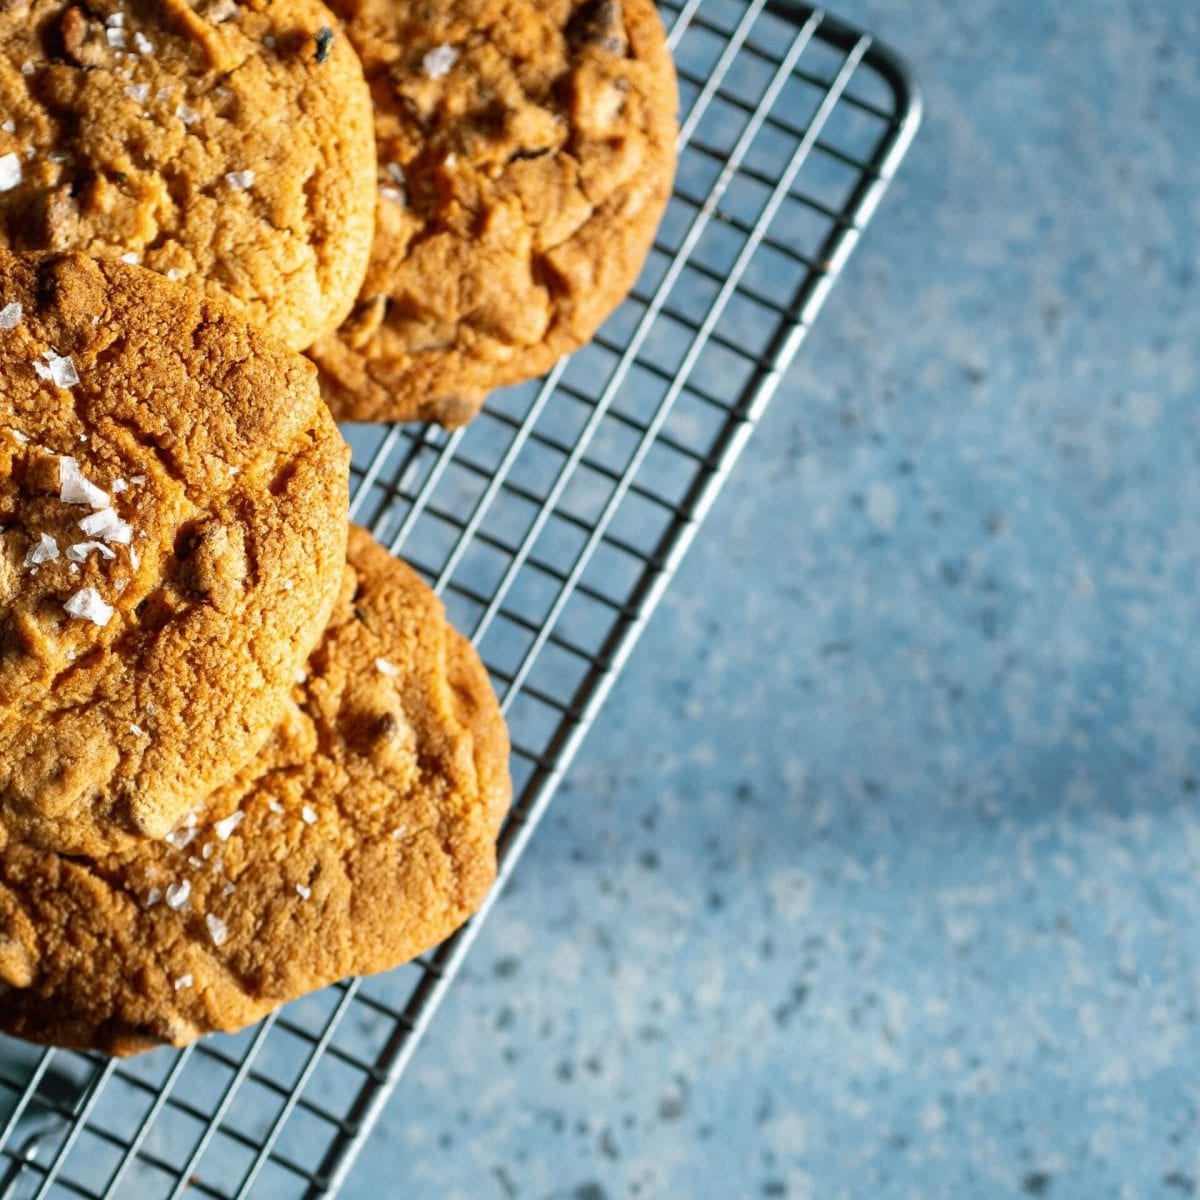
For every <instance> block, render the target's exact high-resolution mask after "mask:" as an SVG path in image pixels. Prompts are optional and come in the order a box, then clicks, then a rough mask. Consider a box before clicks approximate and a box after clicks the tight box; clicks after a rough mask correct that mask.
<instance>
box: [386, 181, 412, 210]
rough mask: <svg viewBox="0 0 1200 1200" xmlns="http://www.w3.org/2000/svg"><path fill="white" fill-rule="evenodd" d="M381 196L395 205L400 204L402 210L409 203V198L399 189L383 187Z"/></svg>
mask: <svg viewBox="0 0 1200 1200" xmlns="http://www.w3.org/2000/svg"><path fill="white" fill-rule="evenodd" d="M379 194H380V195H381V196H382V197H383V198H384V199H385V200H390V201H391V203H393V204H399V205H400V207H401V208H403V207H404V205H406V204H407V203H408V197H407V196H406V195H405V194H404V193H403V192H402V191H401V190H400V189H399V188H394V187H386V186H385V187H381V188H380V189H379Z"/></svg>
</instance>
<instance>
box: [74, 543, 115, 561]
mask: <svg viewBox="0 0 1200 1200" xmlns="http://www.w3.org/2000/svg"><path fill="white" fill-rule="evenodd" d="M89 554H99V555H100V557H101V558H116V557H117V556H116V555H115V554H114V553H113V552H112V551H111V550H110V549H109V548H108V547H107V546H106V545H105V544H104V543H103V542H76V543H75V544H74V545H73V546H68V547H67V558H68V559H69V560H70V561H71V562H76V563H81V562H87V556H88V555H89Z"/></svg>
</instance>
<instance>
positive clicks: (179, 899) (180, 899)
mask: <svg viewBox="0 0 1200 1200" xmlns="http://www.w3.org/2000/svg"><path fill="white" fill-rule="evenodd" d="M191 894H192V885H191V884H190V883H188V881H187V880H186V879H185V880H184V881H183V882H182V883H169V884H167V907H168V908H173V909H174V910H175V911H176V912H178V911H179V910H180V909H181V908H182V907H183V906H184V905H185V904H186V903H187V902H188V897H189V896H190V895H191Z"/></svg>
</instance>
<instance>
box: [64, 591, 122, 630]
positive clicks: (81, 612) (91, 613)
mask: <svg viewBox="0 0 1200 1200" xmlns="http://www.w3.org/2000/svg"><path fill="white" fill-rule="evenodd" d="M63 608H64V609H65V610H66V613H67V616H69V617H75V618H76V619H77V620H80V621H91V623H92V624H93V625H99V626H101V627H102V628H103V627H104V626H105V625H107V624H108V622H109V621H110V620H111V619H112V615H113V608H112V605H111V604H105V603H104V599H103V597H102V596H101V595H100V593H99V592H98V591H96V589H95V588H94V587H85V588H80V589H79V591H77V592H76V593H75V595H73V596H72V597H71V598H70V599H69V600H68V601H67V602H66V603H65V604H64V605H63Z"/></svg>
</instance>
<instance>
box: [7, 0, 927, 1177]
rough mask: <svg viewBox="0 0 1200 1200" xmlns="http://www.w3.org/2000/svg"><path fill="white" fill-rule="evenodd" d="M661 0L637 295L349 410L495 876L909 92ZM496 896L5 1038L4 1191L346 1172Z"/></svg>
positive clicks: (862, 39)
mask: <svg viewBox="0 0 1200 1200" xmlns="http://www.w3.org/2000/svg"><path fill="white" fill-rule="evenodd" d="M662 11H663V15H664V19H665V20H666V21H667V24H668V27H669V29H670V38H671V45H672V49H673V51H674V53H675V57H676V61H677V64H678V67H679V78H680V92H681V96H680V99H681V113H682V128H681V133H680V165H679V176H678V180H677V184H676V187H675V192H674V196H673V198H672V200H671V203H670V206H669V209H668V212H667V215H666V217H665V219H664V221H663V224H662V228H661V230H660V231H659V234H658V238H657V240H656V242H655V245H654V249H653V251H652V252H651V255H650V258H649V261H648V262H647V264H646V268H645V270H644V271H643V273H642V276H641V278H640V280H639V283H638V285H637V287H636V288H635V290H634V292H633V294H632V295H631V296H630V298H629V300H628V301H627V302H626V303H625V304H624V305H623V306H622V308H621V309H620V310H619V311H618V312H617V313H616V314H615V315H614V316H613V317H612V319H611V320H609V321H608V323H607V324H606V325H605V327H604V329H603V330H602V331H601V333H600V335H599V336H598V337H597V338H596V340H595V342H594V343H593V344H592V345H591V346H589V347H587V348H586V349H584V350H581V351H579V352H578V353H577V354H575V355H574V356H572V357H571V359H570V360H564V361H563V362H561V363H559V364H558V366H557V367H555V368H554V370H553V371H551V372H550V374H549V375H548V376H546V378H545V379H543V380H540V381H538V382H536V383H532V384H529V385H526V386H523V387H519V388H513V389H509V390H507V391H505V392H502V393H498V394H496V395H495V396H493V397H492V398H491V399H490V400H489V402H488V404H487V406H486V408H485V410H484V412H483V414H482V415H481V416H480V417H479V418H478V419H477V420H476V421H475V422H474V423H472V424H471V425H470V426H469V427H468V428H467V429H465V430H460V431H457V432H454V433H446V432H445V431H443V430H439V429H436V428H432V427H424V428H422V427H405V426H392V427H379V426H375V427H368V426H353V427H347V429H346V431H345V432H346V434H347V438H348V440H349V441H350V443H351V445H352V447H353V450H354V462H353V466H352V495H353V499H352V505H351V516H352V519H354V520H356V521H358V522H360V523H362V524H365V525H367V526H368V527H369V528H370V529H371V530H372V531H373V532H374V534H375V536H376V537H377V538H378V539H379V540H380V541H382V542H384V543H385V544H386V545H388V546H389V547H390V548H391V549H392V550H393V551H395V552H398V553H402V554H403V555H404V557H405V558H406V559H408V561H409V562H411V563H413V564H414V565H415V566H416V567H417V568H418V569H419V570H420V571H422V572H423V573H424V575H425V576H426V577H427V578H428V579H429V580H430V581H431V582H432V583H433V584H434V586H435V588H436V589H437V590H438V591H439V592H440V593H441V595H442V596H443V598H444V599H445V601H446V604H447V607H448V609H449V611H450V614H451V617H452V619H453V620H454V621H455V622H456V624H457V625H458V626H459V628H461V629H463V630H465V631H468V632H469V633H470V634H471V636H472V638H473V640H474V641H475V644H476V645H477V646H478V647H479V649H480V652H481V654H482V656H483V658H484V661H485V662H486V663H487V665H488V668H489V670H490V671H491V674H492V679H493V681H494V683H495V685H496V688H497V691H498V693H499V695H500V697H501V699H502V703H503V707H504V710H505V713H506V715H507V718H508V721H509V723H510V726H511V730H512V735H513V773H514V785H515V794H516V803H515V806H514V809H513V812H512V815H511V817H510V819H509V821H508V823H507V824H506V826H505V828H504V831H503V834H502V837H501V842H500V856H501V867H500V875H501V880H503V879H505V878H507V877H508V876H509V875H510V874H511V873H512V871H513V869H514V868H515V866H516V864H517V861H518V860H519V858H520V856H521V852H522V850H523V849H524V847H525V845H526V843H527V842H528V840H529V837H530V835H531V833H532V832H533V829H534V827H535V826H536V825H537V822H538V820H539V818H540V817H541V815H542V813H543V812H544V811H545V808H546V805H547V803H548V802H549V800H550V798H551V796H552V795H553V793H554V790H555V787H556V785H557V783H558V781H559V780H560V779H561V778H562V775H563V772H564V771H565V770H566V769H567V766H568V765H569V763H570V762H571V759H572V757H573V756H574V754H575V752H576V750H577V748H578V746H579V744H580V742H581V740H582V738H583V736H584V734H585V732H586V731H587V729H588V727H589V726H590V725H591V723H592V721H593V720H594V718H595V716H596V714H597V712H598V711H599V709H600V706H601V705H602V704H603V702H604V699H605V697H606V695H607V694H608V691H609V689H610V688H611V686H612V684H613V682H614V681H615V679H616V677H617V675H618V674H619V672H620V670H621V668H622V666H623V665H624V663H625V662H626V660H627V659H628V657H629V654H630V652H631V651H632V649H633V646H634V644H635V642H636V641H637V638H638V635H639V633H640V632H641V629H642V627H643V626H644V625H645V623H646V620H647V619H648V617H649V616H650V614H651V612H652V611H653V610H654V607H655V605H656V604H657V602H658V600H659V598H660V597H661V595H662V593H663V591H664V589H665V587H666V586H667V584H668V582H669V580H670V579H671V576H672V575H673V573H674V571H675V569H676V567H677V566H678V564H679V562H680V560H681V558H682V556H683V554H684V552H685V551H686V550H687V547H688V545H689V544H690V543H691V540H692V538H693V537H694V536H695V533H696V531H697V529H698V528H699V526H700V524H701V522H702V521H703V519H704V516H705V514H706V513H707V511H708V509H709V507H710V505H711V504H712V501H713V499H714V497H715V496H716V494H717V491H718V489H719V488H720V486H721V483H722V481H723V480H724V478H725V477H726V475H727V474H728V472H729V470H730V468H731V467H732V465H733V463H734V461H735V460H736V459H737V457H738V455H739V453H740V452H741V450H742V448H743V446H744V445H745V443H746V440H747V438H748V436H749V434H750V432H751V431H752V429H753V427H754V425H755V423H756V421H757V420H758V418H759V416H760V415H761V413H762V412H763V409H764V408H765V406H766V404H767V402H768V401H769V400H770V398H771V396H772V395H773V393H774V392H775V390H776V389H777V387H778V385H779V382H780V379H781V377H782V375H783V373H784V371H785V370H786V369H787V367H788V364H789V363H790V362H791V361H792V359H793V357H794V356H795V354H796V351H797V350H798V348H799V346H800V344H801V342H802V340H803V338H804V336H805V334H806V333H807V331H808V328H809V326H810V325H811V323H812V320H813V318H814V317H815V316H816V314H817V312H818V310H819V309H820V308H821V306H822V304H823V303H824V301H825V298H826V296H827V295H828V293H829V290H830V288H831V287H832V285H833V283H834V281H835V280H836V279H837V277H838V275H839V274H840V273H841V271H842V268H843V266H844V265H845V263H846V260H847V258H848V256H849V255H850V253H851V251H852V250H853V249H854V246H855V244H856V242H857V240H858V237H859V235H860V233H861V232H862V230H863V228H864V227H865V225H866V224H867V222H868V221H869V220H870V218H871V216H872V214H873V213H874V211H875V208H876V206H877V204H878V203H879V200H880V199H881V197H882V195H883V193H884V191H885V189H886V187H887V185H888V182H889V180H890V179H891V177H892V174H893V172H894V171H895V169H896V167H897V165H898V164H899V162H900V160H901V158H902V157H903V156H904V153H905V151H906V150H907V148H908V145H909V143H910V141H911V139H912V136H913V134H914V133H915V131H916V126H917V123H918V120H919V112H920V106H919V100H918V98H917V96H916V93H915V90H914V88H913V87H912V85H911V83H910V81H909V78H908V74H907V72H906V70H905V68H904V66H903V65H902V63H901V62H900V61H899V60H898V59H897V58H896V56H895V55H894V54H893V53H891V52H890V51H889V50H887V49H886V48H885V47H883V46H881V45H880V44H879V43H878V42H877V41H875V40H874V39H872V38H871V37H869V36H868V35H866V34H864V33H861V32H860V31H858V30H856V29H853V28H851V27H850V26H848V25H846V24H844V23H842V22H840V21H838V20H836V19H835V18H832V17H830V16H828V15H826V14H824V13H823V12H821V11H819V10H813V9H809V8H806V7H802V6H798V5H794V4H773V3H767V2H766V0H703V4H701V0H667V2H666V3H664V4H663V5H662ZM498 890H499V888H497V889H496V891H498ZM496 891H494V892H493V899H494V896H495V894H496ZM489 907H490V903H489ZM486 914H487V909H486V907H485V909H484V911H482V912H480V913H479V914H478V915H477V917H476V918H475V919H474V920H473V921H472V922H470V923H469V924H468V925H467V926H466V927H465V928H464V929H463V930H461V931H460V932H459V933H458V934H457V935H455V936H454V937H452V938H450V939H449V940H448V941H447V942H445V943H444V944H443V945H442V946H440V947H438V948H437V949H436V950H435V951H433V952H431V953H430V954H428V955H425V956H423V957H422V958H421V959H419V960H418V961H416V962H414V963H411V964H409V965H408V966H406V967H402V968H400V969H399V970H397V971H393V972H390V973H389V974H387V975H383V976H378V977H375V978H371V979H364V980H350V981H346V982H343V983H341V984H339V985H337V986H335V987H332V988H328V989H326V990H325V991H324V992H321V993H318V994H317V995H315V996H311V997H308V998H306V999H304V1000H302V1001H299V1002H297V1003H295V1004H292V1005H289V1006H288V1007H287V1008H286V1009H284V1010H282V1011H281V1012H279V1013H277V1014H275V1016H273V1017H272V1018H269V1019H268V1020H266V1021H264V1022H263V1023H262V1024H261V1025H259V1026H258V1027H256V1028H254V1029H252V1030H248V1031H245V1032H244V1033H242V1034H239V1035H237V1036H235V1037H214V1038H210V1039H207V1040H205V1041H203V1042H201V1043H199V1044H198V1045H196V1046H193V1047H190V1048H188V1049H186V1050H182V1051H172V1050H160V1051H157V1052H155V1053H153V1054H150V1055H145V1056H142V1057H141V1058H138V1059H134V1060H131V1061H128V1062H122V1063H118V1062H113V1061H109V1060H107V1059H104V1058H102V1057H100V1056H96V1055H88V1054H77V1053H67V1052H63V1051H45V1050H40V1049H36V1048H34V1047H30V1046H26V1045H24V1044H22V1043H18V1042H15V1041H12V1040H9V1039H0V1200H15V1198H17V1197H22V1198H24V1197H38V1198H41V1197H49V1196H53V1197H59V1196H62V1197H67V1196H77V1197H85V1198H88V1200H99V1198H101V1197H105V1198H107V1197H156V1198H157V1197H163V1198H166V1197H171V1198H174V1197H178V1196H180V1195H181V1194H182V1193H183V1192H185V1191H187V1192H189V1193H191V1194H194V1195H201V1196H206V1197H214V1198H218V1200H226V1198H231V1197H244V1196H251V1195H253V1196H254V1197H276V1196H278V1197H289V1198H290V1197H312V1198H316V1197H325V1196H332V1195H334V1194H336V1193H337V1192H338V1190H339V1189H340V1187H341V1186H342V1184H343V1183H344V1182H345V1180H346V1178H347V1175H348V1173H349V1171H350V1170H351V1167H352V1166H353V1163H354V1161H355V1158H356V1156H357V1154H358V1151H359V1150H360V1148H361V1146H362V1145H363V1142H364V1140H365V1139H366V1137H367V1136H368V1134H369V1133H370V1131H371V1129H372V1127H373V1126H374V1124H375V1122H376V1120H377V1118H378V1116H379V1114H380V1112H381V1110H382V1108H383V1106H384V1105H385V1104H386V1103H387V1100H388V1097H389V1096H390V1095H391V1094H392V1092H393V1090H394V1089H395V1087H396V1085H397V1083H398V1081H399V1079H400V1077H401V1074H402V1072H403V1070H404V1068H405V1066H406V1065H407V1063H408V1061H409V1059H410V1058H411V1056H412V1054H413V1052H414V1050H415V1049H416V1047H417V1044H418V1042H419V1041H420V1038H421V1035H422V1033H423V1032H424V1030H425V1028H426V1027H427V1025H428V1023H429V1021H430V1018H431V1017H432V1015H433V1012H434V1010H435V1009H436V1007H437V1004H438V1002H439V1000H440V999H441V997H442V995H443V993H444V992H445V989H446V987H447V986H448V984H449V983H450V981H451V979H452V978H453V976H454V974H455V972H456V970H457V969H458V967H459V965H460V963H461V962H462V960H463V957H464V955H465V954H466V952H467V949H468V947H469V946H470V944H471V941H472V939H473V938H474V936H475V934H476V932H477V931H478V929H479V927H480V924H481V922H482V921H483V919H484V918H485V917H486Z"/></svg>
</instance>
